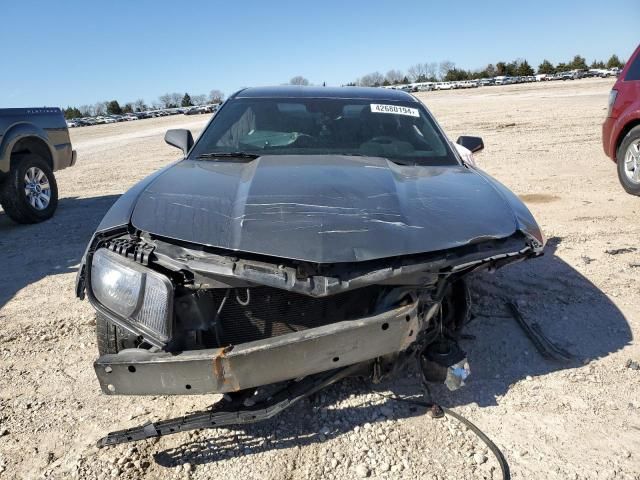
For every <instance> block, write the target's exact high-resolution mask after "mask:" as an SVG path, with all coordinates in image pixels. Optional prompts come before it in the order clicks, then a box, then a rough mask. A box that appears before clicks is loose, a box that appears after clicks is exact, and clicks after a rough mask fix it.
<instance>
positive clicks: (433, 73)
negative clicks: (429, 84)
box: [424, 62, 438, 78]
mask: <svg viewBox="0 0 640 480" xmlns="http://www.w3.org/2000/svg"><path fill="white" fill-rule="evenodd" d="M424 67H425V70H426V72H425V75H426V76H427V78H437V76H438V62H429V63H425V64H424Z"/></svg>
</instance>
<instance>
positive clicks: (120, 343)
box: [96, 312, 140, 355]
mask: <svg viewBox="0 0 640 480" xmlns="http://www.w3.org/2000/svg"><path fill="white" fill-rule="evenodd" d="M96 338H97V341H98V353H100V355H108V354H112V353H118V352H119V351H120V350H124V349H125V348H136V347H138V346H139V343H140V341H139V339H138V337H137V336H136V335H134V334H132V333H129V332H127V331H126V330H124V329H122V328H120V327H118V326H116V325H114V324H113V323H112V322H111V321H110V320H109V319H108V318H107V317H105V316H104V315H102V314H101V313H97V312H96Z"/></svg>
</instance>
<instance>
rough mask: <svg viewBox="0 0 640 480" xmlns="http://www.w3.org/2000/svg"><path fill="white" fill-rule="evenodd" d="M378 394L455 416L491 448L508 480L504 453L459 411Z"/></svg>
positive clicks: (504, 478)
mask: <svg viewBox="0 0 640 480" xmlns="http://www.w3.org/2000/svg"><path fill="white" fill-rule="evenodd" d="M376 393H377V394H378V395H380V396H381V397H384V398H388V399H390V400H395V401H397V402H406V403H411V404H413V405H418V406H421V407H426V408H429V409H433V408H435V409H436V410H437V409H440V410H442V411H443V412H444V413H445V414H447V415H449V416H451V417H453V418H455V419H456V420H458V421H459V422H460V423H462V424H464V425H466V426H467V427H469V429H470V430H471V431H472V432H473V433H475V434H476V436H477V437H478V438H479V439H480V440H482V441H483V443H484V444H485V445H486V446H487V447H488V448H489V450H491V453H493V455H494V456H495V457H496V460H497V461H498V465H500V470H501V471H502V479H503V480H510V479H511V472H510V471H509V464H508V463H507V460H506V459H505V458H504V455H503V454H502V452H501V451H500V449H499V448H498V447H497V446H496V444H495V443H493V442H492V441H491V439H490V438H489V437H487V436H486V435H485V434H484V433H483V432H482V430H480V429H479V428H478V427H477V426H475V425H474V424H473V423H472V422H471V421H470V420H468V419H466V418H465V417H463V416H462V415H460V414H459V413H456V412H454V411H453V410H451V409H449V408H445V407H442V406H440V405H438V404H436V403H428V402H421V401H420V400H413V399H411V398H404V397H398V396H396V395H385V394H383V393H378V392H376Z"/></svg>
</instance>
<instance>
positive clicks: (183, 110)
mask: <svg viewBox="0 0 640 480" xmlns="http://www.w3.org/2000/svg"><path fill="white" fill-rule="evenodd" d="M218 105H219V104H212V105H199V106H194V107H178V108H164V109H159V110H147V111H143V112H132V113H126V114H124V115H98V116H95V117H82V118H72V119H68V120H67V127H69V128H75V127H88V126H91V125H104V124H106V123H117V122H131V121H134V120H143V119H145V118H156V117H166V116H169V115H178V114H184V115H195V114H203V113H213V112H215V111H216V110H217V109H218Z"/></svg>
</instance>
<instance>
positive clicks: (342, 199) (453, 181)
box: [131, 155, 535, 263]
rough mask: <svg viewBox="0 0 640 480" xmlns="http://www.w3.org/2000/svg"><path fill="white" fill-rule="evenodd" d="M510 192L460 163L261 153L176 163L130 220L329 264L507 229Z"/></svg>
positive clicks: (178, 235) (511, 221) (173, 234)
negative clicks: (507, 194)
mask: <svg viewBox="0 0 640 480" xmlns="http://www.w3.org/2000/svg"><path fill="white" fill-rule="evenodd" d="M496 183H497V182H496ZM498 185H499V184H498ZM500 187H501V186H500ZM502 188H504V187H502ZM510 201H513V200H510ZM510 201H507V199H506V198H505V196H504V195H503V194H502V193H500V192H499V189H498V188H496V186H495V185H493V184H492V180H491V179H490V177H487V176H485V175H484V174H480V173H478V172H476V171H475V170H470V169H467V168H465V167H462V166H447V167H409V166H399V165H396V164H394V163H392V162H390V161H388V160H385V159H382V158H372V157H352V156H335V155H324V156H321V155H315V156H295V155H288V156H276V155H273V156H266V155H265V156H263V157H260V158H258V159H256V160H253V161H248V162H247V161H206V160H202V161H198V160H185V161H182V162H179V163H177V164H176V165H174V166H173V167H171V168H168V169H167V170H166V171H165V172H164V173H163V174H161V175H159V176H158V177H157V178H156V179H155V180H154V181H153V182H151V183H150V184H149V185H148V186H146V188H145V189H144V190H142V192H141V193H140V195H139V196H138V199H137V203H136V205H135V207H134V209H133V214H132V218H131V223H132V224H133V226H135V227H136V228H138V229H140V230H143V231H146V232H150V233H153V234H156V235H161V236H163V237H167V238H171V239H177V240H183V241H188V242H193V243H197V244H203V245H208V246H212V247H219V248H223V249H228V250H236V251H243V252H251V253H257V254H263V255H268V256H273V257H282V258H288V259H298V260H305V261H309V262H316V263H337V262H354V261H365V260H372V259H377V258H384V257H395V256H400V255H409V254H415V253H422V252H431V251H437V250H444V249H448V248H452V247H456V246H460V245H465V244H468V243H472V242H476V241H480V240H483V239H488V238H505V237H508V236H510V235H512V234H513V233H514V232H515V231H516V230H517V229H518V228H519V222H518V220H517V217H516V216H515V214H514V210H513V208H512V206H511V205H510ZM519 207H520V206H519ZM521 207H522V208H524V210H525V211H526V208H525V207H524V206H523V205H521ZM526 212H527V213H528V211H526ZM529 216H530V214H529ZM533 223H534V225H535V222H533Z"/></svg>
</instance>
